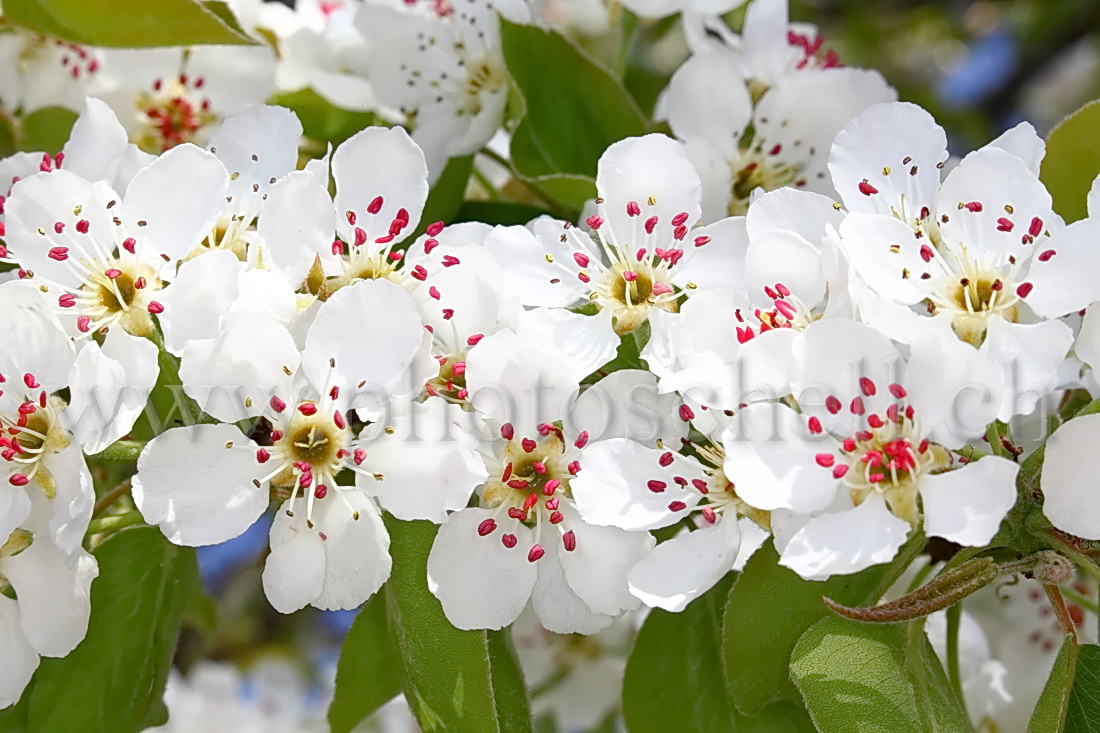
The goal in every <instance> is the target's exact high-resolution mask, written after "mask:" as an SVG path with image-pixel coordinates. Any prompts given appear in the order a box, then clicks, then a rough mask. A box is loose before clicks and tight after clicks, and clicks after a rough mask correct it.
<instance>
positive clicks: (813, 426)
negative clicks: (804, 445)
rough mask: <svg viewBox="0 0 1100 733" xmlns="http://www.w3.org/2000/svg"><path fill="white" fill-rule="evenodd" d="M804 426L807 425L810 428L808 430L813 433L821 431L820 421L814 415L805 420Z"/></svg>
mask: <svg viewBox="0 0 1100 733" xmlns="http://www.w3.org/2000/svg"><path fill="white" fill-rule="evenodd" d="M806 427H808V428H809V429H810V432H811V433H813V434H814V435H817V434H818V433H820V432H822V428H821V421H820V420H818V419H817V418H816V417H811V418H810V419H809V420H807V421H806Z"/></svg>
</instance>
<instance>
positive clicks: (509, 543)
mask: <svg viewBox="0 0 1100 733" xmlns="http://www.w3.org/2000/svg"><path fill="white" fill-rule="evenodd" d="M500 541H501V542H502V543H503V544H504V546H505V547H507V548H508V549H509V550H511V549H512V548H513V547H515V546H516V542H518V541H519V540H517V539H516V536H515V535H514V534H506V535H501V537H500Z"/></svg>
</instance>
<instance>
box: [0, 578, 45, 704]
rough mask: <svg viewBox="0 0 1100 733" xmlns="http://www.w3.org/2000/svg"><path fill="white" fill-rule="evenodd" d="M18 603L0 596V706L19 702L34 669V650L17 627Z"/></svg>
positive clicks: (35, 655)
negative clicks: (1, 657)
mask: <svg viewBox="0 0 1100 733" xmlns="http://www.w3.org/2000/svg"><path fill="white" fill-rule="evenodd" d="M19 621H20V618H19V602H18V601H13V600H12V599H11V598H8V597H7V596H4V595H0V649H3V650H4V663H3V664H0V708H6V707H8V706H9V705H14V704H15V703H17V702H19V698H20V697H22V696H23V690H24V689H25V688H26V687H27V683H29V682H30V681H31V676H32V675H34V670H36V669H38V653H37V652H35V650H34V647H32V646H31V644H30V642H29V641H27V637H26V636H25V635H24V634H23V631H22V629H20V628H19Z"/></svg>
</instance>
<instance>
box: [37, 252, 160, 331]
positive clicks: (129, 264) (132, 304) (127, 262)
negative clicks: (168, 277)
mask: <svg viewBox="0 0 1100 733" xmlns="http://www.w3.org/2000/svg"><path fill="white" fill-rule="evenodd" d="M127 241H130V240H127ZM61 249H64V248H60V247H58V248H55V251H57V250H61ZM51 256H52V255H51ZM59 256H60V257H63V258H65V259H68V257H67V255H66V254H65V253H60V255H59ZM55 259H56V258H55ZM69 261H70V262H71V263H72V268H73V269H74V270H76V271H77V272H78V274H79V276H80V279H81V280H82V281H83V284H82V285H81V286H80V288H79V289H78V290H76V291H73V292H71V293H66V294H64V295H61V296H60V297H59V298H58V305H60V306H61V307H62V308H75V309H76V311H77V313H78V314H79V315H78V316H77V324H76V325H77V328H78V329H79V330H80V331H81V332H83V333H91V332H93V331H96V330H100V329H103V328H110V327H111V326H114V325H116V324H118V325H121V326H122V327H123V328H124V329H126V331H127V332H129V333H131V334H133V335H134V336H138V337H145V336H147V335H148V334H149V332H150V331H151V329H152V327H153V321H152V319H151V318H150V317H149V314H150V313H160V312H161V311H162V310H163V308H162V307H161V306H160V304H159V303H157V302H156V301H153V300H149V298H148V293H151V292H154V291H157V290H160V288H161V286H162V283H161V281H160V278H158V277H157V275H156V272H155V271H154V270H153V268H151V267H149V266H148V265H140V264H138V263H137V262H136V261H135V260H134V259H132V258H124V259H122V258H116V257H108V258H107V259H106V260H105V261H101V260H98V259H94V260H85V259H80V260H78V261H77V260H71V259H70V260H69Z"/></svg>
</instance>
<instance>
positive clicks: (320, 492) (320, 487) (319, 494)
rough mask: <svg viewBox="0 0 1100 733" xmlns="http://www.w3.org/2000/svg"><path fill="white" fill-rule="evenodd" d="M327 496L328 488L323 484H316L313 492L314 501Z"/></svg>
mask: <svg viewBox="0 0 1100 733" xmlns="http://www.w3.org/2000/svg"><path fill="white" fill-rule="evenodd" d="M326 496H328V487H327V486H325V485H324V484H317V488H315V489H314V490H313V498H314V499H324V498H325V497H326Z"/></svg>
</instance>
